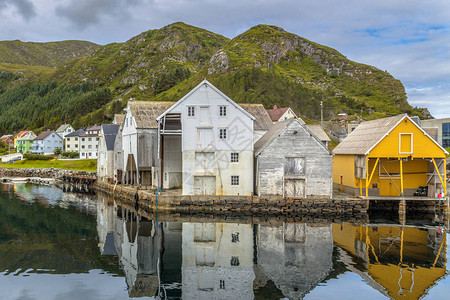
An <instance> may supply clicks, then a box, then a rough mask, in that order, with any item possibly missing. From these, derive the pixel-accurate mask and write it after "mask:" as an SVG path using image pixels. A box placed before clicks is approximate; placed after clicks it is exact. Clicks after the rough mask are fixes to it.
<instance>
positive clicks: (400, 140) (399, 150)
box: [398, 132, 414, 154]
mask: <svg viewBox="0 0 450 300" xmlns="http://www.w3.org/2000/svg"><path fill="white" fill-rule="evenodd" d="M403 135H409V136H411V146H410V147H411V152H402V136H403ZM413 138H414V134H413V133H402V132H400V133H399V134H398V154H413V153H414V150H413V145H414V143H413Z"/></svg>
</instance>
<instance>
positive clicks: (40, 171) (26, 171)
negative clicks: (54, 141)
mask: <svg viewBox="0 0 450 300" xmlns="http://www.w3.org/2000/svg"><path fill="white" fill-rule="evenodd" d="M64 175H66V176H67V175H79V176H95V177H96V176H97V173H96V172H82V171H72V170H63V169H55V168H23V169H9V168H8V169H6V168H0V177H40V178H53V179H61V178H62V177H63V176H64Z"/></svg>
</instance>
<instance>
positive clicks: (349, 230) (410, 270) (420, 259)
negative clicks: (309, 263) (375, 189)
mask: <svg viewBox="0 0 450 300" xmlns="http://www.w3.org/2000/svg"><path fill="white" fill-rule="evenodd" d="M445 237H446V235H445V232H443V231H442V232H441V231H439V230H438V229H420V228H411V227H401V226H395V227H394V226H392V227H391V226H379V227H371V226H362V225H361V226H355V225H352V224H348V223H345V224H333V239H334V242H335V244H336V245H337V246H339V247H341V248H343V249H345V250H346V251H347V252H349V253H350V254H351V255H352V256H356V257H358V258H359V259H361V260H363V262H364V264H365V266H364V267H365V268H366V269H365V270H363V271H365V272H367V274H368V275H369V276H370V277H371V278H372V279H373V280H375V281H376V282H377V283H379V284H380V285H381V286H382V287H383V288H384V289H385V290H386V291H387V293H388V295H389V296H390V297H392V298H394V299H419V298H420V297H421V296H422V295H424V294H425V293H426V291H427V290H428V289H429V288H431V287H432V286H433V285H434V284H435V282H436V281H437V280H438V279H440V278H441V277H443V276H445V272H446V266H445V264H446V258H445V254H446V238H445Z"/></svg>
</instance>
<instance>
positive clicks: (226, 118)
mask: <svg viewBox="0 0 450 300" xmlns="http://www.w3.org/2000/svg"><path fill="white" fill-rule="evenodd" d="M254 120H255V118H254V117H253V116H252V115H251V114H249V113H248V112H247V111H245V110H244V109H243V108H242V107H240V106H239V105H238V104H236V103H235V102H234V101H233V100H231V99H230V98H229V97H227V96H226V95H225V94H223V93H222V92H221V91H219V90H218V89H217V88H216V87H214V86H213V85H212V84H211V83H209V82H208V81H206V80H204V81H203V82H201V83H200V84H199V85H198V86H197V87H195V88H194V89H193V90H191V91H190V92H189V93H188V94H187V95H186V96H184V97H183V98H182V99H181V100H179V101H178V102H177V103H175V104H174V105H173V106H172V107H170V108H169V109H168V110H167V111H166V112H164V113H163V114H162V115H160V116H159V117H158V118H157V121H158V124H159V128H158V130H159V134H158V145H159V147H158V148H159V150H158V151H159V153H158V158H159V159H160V170H161V174H162V176H161V177H162V178H160V182H161V183H162V187H163V188H172V187H176V186H182V194H183V195H249V196H250V195H252V194H253V144H254V143H253V140H254V137H253V132H254V130H253V122H254Z"/></svg>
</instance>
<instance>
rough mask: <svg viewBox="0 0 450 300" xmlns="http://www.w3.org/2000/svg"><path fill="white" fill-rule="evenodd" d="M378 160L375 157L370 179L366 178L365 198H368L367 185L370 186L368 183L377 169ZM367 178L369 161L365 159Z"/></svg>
mask: <svg viewBox="0 0 450 300" xmlns="http://www.w3.org/2000/svg"><path fill="white" fill-rule="evenodd" d="M379 160H380V158H379V157H377V160H376V161H375V164H374V165H373V169H372V172H371V173H370V177H368V178H366V197H368V195H369V185H370V182H371V181H372V177H373V174H374V173H375V170H376V168H377V165H378V161H379ZM367 176H369V159H367Z"/></svg>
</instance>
